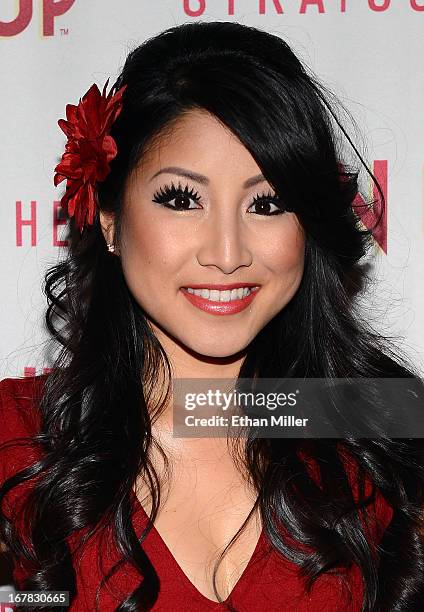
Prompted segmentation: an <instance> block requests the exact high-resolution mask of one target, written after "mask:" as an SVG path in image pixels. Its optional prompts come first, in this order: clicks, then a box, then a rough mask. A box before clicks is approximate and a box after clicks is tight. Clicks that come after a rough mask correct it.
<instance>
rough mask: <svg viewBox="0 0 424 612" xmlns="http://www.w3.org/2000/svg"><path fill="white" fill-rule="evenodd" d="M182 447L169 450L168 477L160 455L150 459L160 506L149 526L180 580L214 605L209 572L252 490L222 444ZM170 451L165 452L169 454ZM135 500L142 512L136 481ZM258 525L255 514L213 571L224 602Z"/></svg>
mask: <svg viewBox="0 0 424 612" xmlns="http://www.w3.org/2000/svg"><path fill="white" fill-rule="evenodd" d="M190 442H191V443H184V446H183V447H180V448H179V452H175V449H174V452H168V453H167V456H168V458H170V459H171V461H170V467H171V470H170V474H169V475H168V477H167V475H166V470H165V466H164V464H163V462H162V461H161V459H160V455H159V454H156V455H154V456H153V457H152V461H153V463H154V466H155V470H156V472H157V473H158V475H159V477H160V478H161V498H162V499H161V506H160V509H159V512H158V515H157V517H156V520H155V523H154V527H155V530H156V532H157V534H158V536H159V537H160V538H161V540H162V542H163V543H164V544H165V546H166V547H167V549H168V550H169V552H170V553H171V555H172V557H173V558H174V560H175V563H176V564H177V565H178V566H179V569H181V570H182V572H183V573H184V575H185V577H186V578H187V579H188V580H189V581H190V582H191V583H192V585H193V586H194V587H195V588H196V589H197V590H198V591H199V592H200V593H201V594H202V595H203V596H204V597H206V598H208V599H210V600H212V601H217V597H216V594H215V592H214V588H213V573H214V568H215V564H216V562H217V560H218V559H219V557H220V554H221V553H222V552H223V551H224V548H225V547H226V546H227V544H229V543H230V541H231V539H232V537H233V536H234V535H235V534H236V533H237V531H238V530H239V528H240V527H241V526H242V525H243V523H244V521H245V520H246V519H247V517H248V515H249V513H250V512H251V510H252V508H253V506H254V503H255V497H256V495H255V492H254V491H253V490H252V488H251V487H250V485H248V483H247V482H246V479H245V478H244V477H243V475H242V474H241V473H240V470H239V469H238V468H237V467H236V465H235V463H234V460H233V459H232V457H231V456H230V454H229V452H228V449H227V448H226V445H225V444H224V443H222V442H221V443H219V442H218V443H216V441H208V440H207V441H205V440H201V441H199V444H197V445H196V444H193V441H190ZM169 450H170V449H168V451H169ZM136 494H137V497H138V499H139V501H140V503H141V505H142V507H143V508H144V510H145V512H146V513H147V514H150V512H151V508H152V503H151V498H150V494H149V492H148V488H147V486H146V485H145V483H144V482H143V479H142V478H140V479H139V480H138V482H137V489H136ZM261 531H262V524H261V520H260V517H259V512H258V510H255V511H254V512H253V513H252V515H251V517H250V519H249V520H248V522H247V524H246V527H245V529H243V531H242V533H241V534H240V535H239V537H238V538H237V539H236V540H235V542H234V543H233V544H232V545H231V546H230V547H229V548H228V549H227V551H226V552H225V555H224V556H223V558H222V560H221V562H220V563H219V565H218V568H217V572H216V587H217V589H218V592H219V594H220V596H221V597H222V598H223V599H226V598H227V597H228V595H229V594H230V593H231V591H232V590H233V589H234V587H235V586H236V584H237V582H238V580H239V579H240V577H241V576H242V574H243V572H244V570H245V569H246V567H247V565H248V563H249V560H250V558H251V557H252V555H253V553H254V551H255V548H256V546H257V544H258V540H259V538H260V535H261Z"/></svg>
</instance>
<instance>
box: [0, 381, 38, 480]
mask: <svg viewBox="0 0 424 612" xmlns="http://www.w3.org/2000/svg"><path fill="white" fill-rule="evenodd" d="M46 377H47V375H46V374H44V375H42V376H31V377H25V378H5V379H3V380H1V381H0V486H1V485H2V484H3V483H4V481H5V480H6V479H7V478H9V477H10V476H12V475H13V474H14V473H16V472H17V471H19V469H22V468H23V467H25V466H26V465H27V464H28V460H31V459H34V458H35V457H36V455H35V454H34V453H33V449H32V447H31V444H30V443H29V440H30V439H31V438H32V437H33V436H34V435H35V434H36V433H38V432H39V430H40V425H41V414H40V410H39V400H40V397H41V395H42V390H43V387H44V382H45V380H46Z"/></svg>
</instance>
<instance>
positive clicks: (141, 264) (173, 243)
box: [121, 215, 187, 293]
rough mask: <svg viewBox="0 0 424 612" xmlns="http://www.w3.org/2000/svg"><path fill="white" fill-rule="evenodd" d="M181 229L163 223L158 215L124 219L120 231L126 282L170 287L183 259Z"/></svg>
mask: <svg viewBox="0 0 424 612" xmlns="http://www.w3.org/2000/svg"><path fill="white" fill-rule="evenodd" d="M180 234H181V229H179V228H178V227H176V228H173V227H172V226H171V225H170V224H169V223H168V224H166V232H165V231H164V222H163V219H162V218H161V217H160V216H159V217H157V216H154V215H153V216H152V215H139V216H138V217H137V218H133V219H127V220H126V224H125V230H123V232H122V249H121V260H122V266H123V269H124V274H125V277H126V278H127V281H128V283H129V284H130V285H131V286H132V287H134V288H138V289H139V291H138V293H140V291H143V290H144V289H147V290H149V289H153V288H154V289H155V293H157V291H158V290H160V289H161V286H163V287H164V288H165V287H168V288H169V280H168V279H169V277H170V276H173V275H174V274H175V273H176V271H177V270H178V268H179V267H180V265H181V261H184V259H185V258H186V254H185V247H184V246H183V245H185V244H187V241H186V240H185V241H184V240H182V238H181V235H180Z"/></svg>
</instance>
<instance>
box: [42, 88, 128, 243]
mask: <svg viewBox="0 0 424 612" xmlns="http://www.w3.org/2000/svg"><path fill="white" fill-rule="evenodd" d="M108 83H109V79H108V80H107V81H106V83H105V86H104V88H103V92H102V93H100V91H99V88H98V87H97V85H96V84H93V85H92V86H91V87H90V89H89V90H88V91H87V92H86V93H85V94H84V96H83V97H82V99H81V98H80V101H79V103H78V105H77V106H75V105H74V104H67V105H66V119H67V120H66V121H65V119H59V121H58V125H59V127H60V128H61V129H62V130H63V132H64V133H65V135H66V136H67V137H68V141H67V143H66V145H65V152H64V154H63V155H62V159H61V161H60V163H59V164H58V165H57V166H56V168H55V169H54V171H55V173H56V174H55V176H54V184H55V186H57V185H58V184H59V183H60V182H61V181H63V180H64V179H66V192H65V195H64V196H63V197H62V199H61V204H62V206H64V207H65V209H67V211H68V214H69V216H71V217H72V216H74V215H75V221H76V224H77V226H78V228H79V230H80V232H81V233H82V230H83V228H84V224H85V223H86V222H87V223H88V224H90V225H92V224H93V222H94V215H95V211H96V206H97V194H96V191H95V184H96V182H98V181H104V180H105V178H106V177H107V175H108V174H109V172H110V167H109V162H110V161H112V159H113V158H114V157H115V156H116V154H117V152H118V149H117V146H116V143H115V141H114V139H113V138H112V136H110V135H109V130H110V128H111V126H112V124H113V122H114V121H115V119H116V118H117V117H118V115H119V113H120V112H121V110H122V94H123V93H124V90H125V88H126V85H124V86H123V87H121V88H120V89H119V90H118V91H117V92H116V93H115V94H114V95H111V94H112V90H111V91H110V92H109V93H108V94H107V95H106V88H107V86H108Z"/></svg>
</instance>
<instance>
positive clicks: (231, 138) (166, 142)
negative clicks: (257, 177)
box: [139, 109, 260, 176]
mask: <svg viewBox="0 0 424 612" xmlns="http://www.w3.org/2000/svg"><path fill="white" fill-rule="evenodd" d="M171 165H174V166H175V165H178V166H184V167H187V168H189V169H191V170H193V171H198V172H199V173H200V174H208V172H209V173H212V174H213V173H214V172H218V173H224V174H226V173H227V172H229V173H236V174H240V175H241V176H252V175H253V174H255V173H256V174H258V173H259V172H260V169H259V167H258V165H257V164H256V162H255V160H254V159H253V157H252V156H251V154H250V152H249V151H248V150H247V149H246V147H245V146H244V145H243V144H242V143H241V142H240V140H239V139H238V138H237V136H236V135H235V134H233V132H231V130H230V129H229V128H228V127H227V126H225V125H224V124H223V123H222V122H221V121H219V119H218V118H217V117H215V116H214V115H212V114H211V113H209V112H208V111H206V110H202V109H194V110H190V111H187V112H186V113H184V114H183V115H181V116H180V117H179V118H178V119H177V120H175V121H174V122H173V123H172V124H171V125H169V126H167V127H166V128H165V129H164V130H163V131H162V132H161V133H160V134H159V135H157V136H156V137H155V139H154V141H153V142H152V143H151V145H150V147H149V148H148V150H147V151H146V153H145V154H144V155H143V156H142V158H141V160H140V164H139V166H142V167H143V168H144V169H145V170H153V169H156V170H158V169H160V168H163V167H165V166H171Z"/></svg>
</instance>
